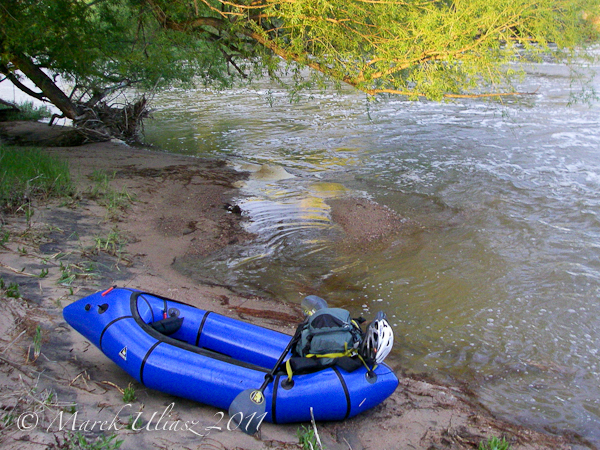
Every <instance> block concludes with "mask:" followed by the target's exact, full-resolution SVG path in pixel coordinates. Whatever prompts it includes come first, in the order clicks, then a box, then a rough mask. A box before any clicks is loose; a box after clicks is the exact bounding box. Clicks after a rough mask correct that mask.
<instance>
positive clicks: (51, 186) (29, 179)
mask: <svg viewBox="0 0 600 450" xmlns="http://www.w3.org/2000/svg"><path fill="white" fill-rule="evenodd" d="M73 193H74V188H73V183H72V182H71V176H70V173H69V166H68V164H67V163H65V162H63V161H60V160H59V159H57V158H54V157H52V156H50V155H48V154H46V153H45V152H43V151H42V150H41V149H39V148H34V147H6V146H1V145H0V209H1V210H3V211H5V212H9V213H14V212H17V211H19V210H22V211H25V210H28V208H26V206H27V205H29V203H30V202H31V200H33V199H34V198H42V199H48V198H50V197H63V196H69V195H72V194H73Z"/></svg>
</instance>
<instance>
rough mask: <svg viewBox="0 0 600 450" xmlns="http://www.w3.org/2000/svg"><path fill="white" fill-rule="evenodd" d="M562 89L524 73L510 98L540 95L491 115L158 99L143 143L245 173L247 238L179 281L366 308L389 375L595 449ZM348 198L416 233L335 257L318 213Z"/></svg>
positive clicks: (339, 248) (594, 270) (258, 95)
mask: <svg viewBox="0 0 600 450" xmlns="http://www.w3.org/2000/svg"><path fill="white" fill-rule="evenodd" d="M566 75H567V74H566V71H565V70H564V69H563V68H561V67H558V66H554V65H550V64H545V65H540V66H536V67H534V68H532V70H531V73H530V75H529V77H528V78H527V80H526V82H525V85H524V86H523V89H526V90H529V91H535V90H536V89H537V92H538V93H537V94H536V95H533V96H526V97H523V98H520V99H517V100H515V99H507V100H505V101H504V103H503V104H500V103H497V102H484V101H473V100H465V101H460V102H454V103H442V104H438V103H430V102H416V103H412V102H408V101H404V100H402V99H398V98H391V99H387V100H382V101H379V102H377V103H367V101H366V99H365V97H364V96H363V95H361V94H357V93H354V92H351V91H347V92H344V93H343V94H341V95H335V94H327V95H324V94H314V95H313V97H312V98H307V99H304V100H303V101H302V102H300V103H299V104H290V103H288V101H287V100H286V98H285V94H284V93H283V92H280V91H278V90H277V89H276V88H274V87H273V86H268V85H265V86H261V87H259V88H258V89H257V90H247V89H237V90H230V91H227V92H224V93H220V94H216V93H211V92H206V91H202V90H196V91H188V92H185V91H179V90H172V91H169V92H165V93H163V94H161V95H159V96H158V97H157V98H156V103H157V111H156V112H155V113H154V117H155V119H156V120H154V121H153V122H152V123H149V124H148V126H147V139H148V140H149V141H150V142H153V143H155V144H157V145H160V146H161V147H163V148H165V149H167V150H168V151H172V152H182V153H187V154H194V155H201V156H207V155H208V156H220V157H221V156H226V157H228V158H229V159H230V161H231V162H232V164H233V165H235V166H237V167H239V168H240V169H245V170H250V171H252V172H253V175H252V176H251V178H250V180H249V181H248V182H247V183H246V184H245V185H244V186H243V187H242V190H241V197H240V199H239V204H240V206H241V207H242V209H243V210H244V214H245V215H247V217H248V219H249V222H248V229H249V230H250V231H253V232H256V233H257V234H258V235H259V236H258V238H257V240H256V242H254V243H252V244H251V245H244V246H240V247H232V248H229V249H227V250H226V251H224V252H223V253H220V254H218V255H215V256H214V257H212V258H210V260H201V261H189V260H188V261H184V263H183V265H182V266H180V270H182V271H184V272H187V273H188V274H190V275H191V276H194V277H195V278H196V279H198V280H205V279H210V280H211V281H213V282H215V281H216V282H220V283H224V284H233V285H236V286H237V287H238V289H241V290H244V291H246V292H248V291H250V292H262V293H265V292H267V293H271V294H272V295H277V296H278V297H280V298H284V299H287V300H289V301H292V302H298V303H299V302H300V299H301V298H302V295H301V294H300V293H301V292H302V293H312V291H314V292H318V293H319V294H320V295H321V296H323V297H325V298H326V299H327V300H328V301H330V303H334V304H336V305H340V306H345V307H348V308H349V309H351V310H352V311H353V312H354V313H360V314H363V315H364V316H365V317H366V318H372V317H373V316H374V314H375V313H376V312H377V311H378V310H380V309H382V310H384V311H386V312H387V314H388V317H389V318H390V321H391V322H392V324H393V326H394V329H395V331H396V342H397V343H396V346H395V354H394V356H393V358H394V361H395V363H396V364H399V365H401V366H402V367H404V368H406V369H408V370H412V371H427V372H430V373H432V374H436V375H437V376H444V377H452V378H457V379H460V380H463V381H467V382H469V383H470V384H471V385H472V386H474V387H475V390H476V392H477V393H478V394H479V395H480V397H481V399H482V400H483V402H484V403H485V404H487V405H488V406H490V407H491V408H492V409H493V410H494V411H497V412H500V413H502V414H504V415H506V416H507V417H510V418H512V419H515V418H516V419H517V420H519V421H521V422H527V423H531V424H537V425H543V426H547V427H550V428H556V429H566V428H568V429H572V430H575V431H577V432H579V433H582V434H583V435H584V436H586V437H587V438H588V439H591V440H593V441H595V442H597V443H600V383H599V373H600V364H599V354H598V351H599V348H600V300H599V294H600V239H599V238H600V195H599V188H600V152H599V151H598V150H600V108H599V106H598V105H594V106H592V107H589V106H584V105H575V106H568V105H567V103H568V101H569V95H568V93H569V80H568V77H567V76H566ZM599 87H600V85H599V84H598V82H596V88H599ZM267 98H271V100H273V105H272V106H270V105H269V102H268V101H267ZM282 168H284V169H285V171H284V170H282ZM346 195H354V196H364V197H369V198H372V199H374V200H376V201H378V202H379V203H381V204H384V205H386V206H388V207H390V208H391V209H393V210H394V211H396V212H397V213H399V214H400V215H402V216H405V217H409V218H411V219H413V220H416V221H418V222H420V223H421V224H422V226H423V231H422V232H420V233H416V234H414V235H412V236H408V237H406V236H405V237H402V238H399V239H396V240H395V241H392V242H388V243H387V244H386V246H384V247H381V246H375V247H373V248H365V247H364V246H362V247H361V246H358V248H354V247H348V246H343V245H340V239H341V238H342V233H341V231H340V229H339V228H338V227H336V226H335V225H334V224H333V223H332V222H331V211H330V207H329V205H328V203H327V201H328V199H331V198H335V197H341V196H346Z"/></svg>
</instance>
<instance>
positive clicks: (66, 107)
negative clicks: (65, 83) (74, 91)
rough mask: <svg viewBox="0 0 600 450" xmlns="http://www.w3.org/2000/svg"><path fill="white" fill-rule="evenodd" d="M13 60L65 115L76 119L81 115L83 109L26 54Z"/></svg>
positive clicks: (14, 57)
mask: <svg viewBox="0 0 600 450" xmlns="http://www.w3.org/2000/svg"><path fill="white" fill-rule="evenodd" d="M11 62H12V63H13V64H14V65H15V67H16V68H17V69H19V70H20V71H21V72H23V74H25V76H26V77H27V78H29V79H30V80H31V81H33V83H34V84H35V85H36V86H37V87H38V89H40V90H41V91H42V93H43V94H44V96H45V97H46V98H47V99H48V100H50V102H52V104H53V105H54V106H56V107H57V108H58V109H60V111H61V112H62V113H63V114H64V115H65V117H67V118H69V119H72V120H75V119H77V117H78V116H79V115H81V112H82V111H81V109H80V108H79V107H78V105H77V104H75V103H73V102H72V101H71V99H70V98H69V97H67V96H66V95H65V93H64V92H63V91H62V90H61V89H60V88H59V87H58V86H57V85H56V83H54V81H52V79H51V78H50V77H49V76H48V75H46V74H45V73H44V71H43V70H42V69H40V68H39V67H38V66H36V65H35V64H34V63H33V61H32V60H31V59H30V58H28V57H27V56H25V55H16V56H13V57H12V58H11Z"/></svg>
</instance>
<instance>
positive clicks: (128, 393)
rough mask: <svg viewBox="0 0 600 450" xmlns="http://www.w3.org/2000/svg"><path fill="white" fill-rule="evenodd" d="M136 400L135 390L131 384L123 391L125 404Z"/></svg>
mask: <svg viewBox="0 0 600 450" xmlns="http://www.w3.org/2000/svg"><path fill="white" fill-rule="evenodd" d="M135 399H136V396H135V388H134V387H133V386H132V385H131V384H130V385H129V386H127V387H126V388H125V389H124V390H123V402H125V403H131V402H134V401H135Z"/></svg>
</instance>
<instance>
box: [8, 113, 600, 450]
mask: <svg viewBox="0 0 600 450" xmlns="http://www.w3.org/2000/svg"><path fill="white" fill-rule="evenodd" d="M64 131H65V130H64V129H61V128H58V127H54V128H50V127H48V126H47V125H43V124H35V123H21V122H18V123H8V122H7V123H0V139H4V140H6V141H13V142H20V143H28V144H29V143H38V144H40V145H43V146H44V147H45V148H46V150H47V152H48V153H50V154H52V155H54V156H56V157H58V158H61V159H64V160H66V161H68V163H69V167H70V171H71V175H72V178H73V180H74V182H75V184H76V186H77V192H78V193H77V195H76V196H75V198H73V199H69V200H67V201H65V200H51V201H45V202H39V201H38V202H35V203H34V204H33V206H32V211H31V212H30V213H29V214H25V213H24V212H21V213H19V214H16V215H6V214H5V215H2V216H1V217H0V223H1V227H2V228H1V232H2V236H3V240H2V245H1V246H0V277H1V278H2V280H3V282H4V285H5V286H7V287H8V286H10V285H11V284H13V283H14V284H13V286H15V285H18V294H19V295H14V296H9V295H7V293H12V292H13V291H9V290H7V289H4V291H3V295H2V299H1V303H0V307H1V309H2V314H0V415H2V420H1V421H0V446H1V447H2V448H3V449H19V450H25V449H38V448H56V449H67V448H89V447H85V446H83V445H80V447H76V446H75V444H74V440H76V439H80V438H81V437H83V438H84V439H86V440H87V442H90V441H94V440H95V439H97V438H98V437H99V436H109V437H110V436H113V435H116V437H114V438H112V440H111V441H107V443H106V444H105V445H106V447H105V448H111V447H110V445H111V443H114V442H115V441H116V440H122V441H123V442H122V444H121V447H120V448H122V449H139V448H159V449H163V448H164V449H167V448H168V449H217V450H220V449H228V450H232V449H247V450H251V449H274V448H275V449H296V448H302V447H301V446H300V445H299V444H298V437H297V431H298V430H299V428H301V426H305V427H310V426H311V425H310V424H291V425H272V424H268V423H267V424H264V425H263V426H262V427H261V431H260V432H259V434H258V435H257V436H247V435H245V434H243V433H241V432H239V431H233V430H230V428H231V425H230V424H229V423H228V417H227V413H226V412H224V411H219V410H217V409H215V408H212V407H208V406H205V405H201V404H197V403H193V402H190V401H188V400H184V399H180V398H175V397H172V396H169V395H166V394H163V393H160V392H156V391H152V390H149V389H147V388H145V387H144V386H143V385H140V384H138V383H137V382H136V381H135V380H134V379H132V378H131V377H129V376H128V375H127V374H126V373H124V372H123V371H121V370H120V369H119V368H118V367H117V366H116V365H114V364H113V363H112V362H111V361H110V360H109V359H108V358H106V357H105V356H104V355H103V354H102V353H101V352H100V351H99V350H98V349H97V348H95V347H94V346H92V345H91V344H90V343H89V342H87V341H86V340H85V339H84V338H83V337H82V336H80V335H79V334H78V333H77V332H75V331H74V330H73V329H71V328H70V327H69V326H68V325H67V324H66V322H65V321H64V319H63V318H62V308H63V307H64V306H66V305H68V304H70V303H71V302H73V301H75V300H77V299H79V298H81V297H83V296H85V295H88V294H90V293H92V292H95V291H98V290H102V289H106V288H108V287H110V286H112V285H119V286H125V287H130V288H136V289H142V290H146V291H149V292H153V293H156V294H160V295H164V296H166V297H170V298H174V299H177V300H181V301H184V302H187V303H190V304H193V305H196V306H199V307H201V308H203V309H207V310H213V311H216V312H218V313H220V314H224V315H227V316H231V317H234V318H239V319H242V320H246V321H249V322H253V323H257V324H259V325H264V326H268V327H270V328H274V329H277V330H280V331H283V332H285V333H288V334H292V333H293V331H294V330H295V327H296V324H297V323H298V322H299V321H300V320H301V319H302V312H301V310H300V308H299V305H292V304H288V303H283V302H281V301H278V299H277V298H259V297H256V296H252V295H245V294H244V293H243V292H238V290H234V289H231V288H228V287H227V286H208V285H199V284H197V283H195V282H193V281H192V280H190V279H188V278H186V277H185V276H183V275H182V274H181V273H179V272H177V271H176V270H175V269H174V268H173V263H174V262H175V261H176V260H177V258H180V257H184V256H189V255H196V256H202V255H208V254H210V253H212V252H214V251H216V250H218V249H222V248H223V247H224V246H227V245H231V244H233V243H239V242H244V241H248V240H251V239H252V238H253V236H252V235H251V234H249V233H247V232H246V231H245V230H244V228H243V226H242V221H243V220H245V219H244V216H243V215H240V214H236V212H235V211H234V212H232V211H231V209H232V208H231V202H232V200H231V199H232V197H233V196H234V195H235V193H236V188H235V187H234V186H235V183H236V182H237V181H239V180H242V179H244V178H245V177H246V176H247V174H244V173H239V172H236V171H235V170H233V169H232V168H231V167H230V166H229V165H228V164H227V163H226V162H225V161H221V160H209V159H199V158H191V157H184V156H177V155H172V154H168V153H163V152H159V151H154V150H149V149H138V148H132V147H128V146H126V145H124V144H121V143H113V142H106V143H96V144H86V145H81V146H76V147H58V146H56V145H57V144H59V143H64V142H65V141H64ZM99 175H103V176H104V179H105V180H108V182H107V183H106V184H104V185H102V186H100V185H99V181H98V179H99ZM109 197H110V200H108V198H109ZM356 205H358V206H360V207H356ZM331 207H332V219H333V220H334V221H335V222H336V223H338V224H339V225H340V228H341V229H342V230H343V231H344V232H345V233H346V234H347V235H348V239H350V240H354V241H356V240H364V241H367V242H369V243H370V244H369V245H372V244H373V243H375V242H377V241H378V240H380V239H385V238H386V236H389V234H390V233H404V232H408V231H407V229H406V228H405V227H407V226H408V227H416V226H417V225H416V224H413V223H411V222H410V221H403V220H399V219H398V218H397V217H394V216H393V214H391V213H390V211H389V210H387V209H386V208H385V205H379V204H376V203H374V202H372V201H366V200H365V199H353V198H347V199H343V200H342V201H339V200H338V201H336V202H335V203H332V205H331ZM367 220H371V221H373V224H375V223H376V224H377V226H376V227H375V226H372V224H369V223H366V222H365V221H367ZM351 224H354V225H355V226H354V227H351V226H350V225H351ZM366 233H370V234H369V235H368V236H366V235H364V236H363V234H366ZM302 294H306V293H302V292H299V293H298V298H299V299H300V298H302ZM392 365H393V368H394V369H395V370H396V372H397V374H398V377H399V378H400V385H399V386H398V388H397V390H396V391H395V393H394V394H393V395H392V396H391V397H390V398H389V399H388V400H386V401H385V402H384V403H383V404H381V405H380V406H378V407H376V408H374V409H373V410H371V411H368V412H367V413H365V414H362V415H359V416H357V417H355V418H353V419H350V420H346V421H343V422H334V423H318V424H317V427H318V432H319V435H320V438H321V440H322V441H323V444H324V446H325V448H327V449H329V450H341V449H345V450H348V449H352V450H361V449H377V450H384V449H389V450H392V449H419V450H434V449H476V448H478V445H479V443H480V442H481V441H483V440H485V439H487V438H489V437H492V436H498V437H500V436H504V437H505V438H506V439H507V441H509V442H511V443H512V448H513V449H514V450H521V449H530V450H533V449H553V450H556V449H574V450H580V449H585V448H595V447H593V446H592V445H591V444H589V443H586V442H585V441H584V440H582V439H580V438H579V437H578V436H577V435H575V434H574V433H568V432H567V433H561V434H550V433H549V432H546V431H544V430H535V429H531V428H526V427H522V426H520V425H519V424H515V423H509V422H506V421H503V420H500V419H498V418H497V417H496V416H495V415H494V411H491V410H489V409H486V408H484V407H482V406H481V405H480V404H479V403H478V402H477V399H476V398H473V396H472V395H470V392H469V390H468V388H466V387H464V386H458V385H457V386H443V385H439V384H435V383H434V382H432V381H431V380H428V379H426V378H425V377H422V376H416V375H410V376H409V375H407V374H405V372H404V371H403V368H402V367H400V366H398V364H397V363H396V364H394V363H393V362H392ZM128 387H130V388H132V389H133V391H134V392H135V399H133V400H132V399H127V400H124V398H123V397H124V395H123V393H124V392H125V390H126V388H128Z"/></svg>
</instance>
